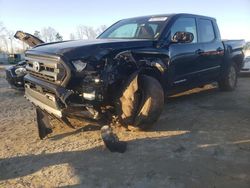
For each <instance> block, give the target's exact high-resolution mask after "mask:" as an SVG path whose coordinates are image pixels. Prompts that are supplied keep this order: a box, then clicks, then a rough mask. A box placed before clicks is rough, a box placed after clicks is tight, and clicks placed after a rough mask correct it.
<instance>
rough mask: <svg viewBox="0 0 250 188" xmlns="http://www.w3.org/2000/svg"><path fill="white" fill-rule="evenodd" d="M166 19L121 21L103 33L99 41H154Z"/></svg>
mask: <svg viewBox="0 0 250 188" xmlns="http://www.w3.org/2000/svg"><path fill="white" fill-rule="evenodd" d="M166 21H167V17H165V16H163V17H162V16H161V17H147V18H132V19H126V20H121V21H119V22H117V23H116V24H114V25H112V26H111V27H110V28H108V29H107V30H106V31H104V32H103V33H102V34H101V35H100V36H99V37H98V38H99V39H156V38H157V37H159V36H160V34H161V32H162V29H163V28H164V26H165V24H166Z"/></svg>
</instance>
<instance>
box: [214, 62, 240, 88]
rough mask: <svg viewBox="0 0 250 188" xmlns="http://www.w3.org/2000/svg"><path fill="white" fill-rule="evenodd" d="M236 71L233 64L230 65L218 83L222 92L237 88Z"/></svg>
mask: <svg viewBox="0 0 250 188" xmlns="http://www.w3.org/2000/svg"><path fill="white" fill-rule="evenodd" d="M237 81H238V69H237V66H236V64H235V63H233V64H232V65H230V67H229V68H228V70H227V71H226V74H225V75H224V76H223V77H222V78H221V79H220V80H219V81H218V84H219V88H220V89H221V90H222V91H233V90H234V89H235V88H236V86H237Z"/></svg>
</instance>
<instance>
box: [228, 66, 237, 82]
mask: <svg viewBox="0 0 250 188" xmlns="http://www.w3.org/2000/svg"><path fill="white" fill-rule="evenodd" d="M229 84H230V86H231V87H234V86H235V84H236V70H235V68H234V67H233V66H232V67H231V68H230V72H229Z"/></svg>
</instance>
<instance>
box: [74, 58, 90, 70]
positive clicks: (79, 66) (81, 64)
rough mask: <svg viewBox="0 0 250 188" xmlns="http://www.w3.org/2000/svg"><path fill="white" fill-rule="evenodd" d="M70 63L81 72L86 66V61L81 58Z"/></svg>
mask: <svg viewBox="0 0 250 188" xmlns="http://www.w3.org/2000/svg"><path fill="white" fill-rule="evenodd" d="M72 64H73V65H74V67H75V69H76V71H77V72H81V71H82V70H83V69H85V68H86V66H87V63H86V62H84V61H82V60H75V61H72Z"/></svg>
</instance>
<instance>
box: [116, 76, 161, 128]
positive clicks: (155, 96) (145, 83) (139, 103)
mask: <svg viewBox="0 0 250 188" xmlns="http://www.w3.org/2000/svg"><path fill="white" fill-rule="evenodd" d="M132 82H133V81H132ZM132 82H131V83H132ZM137 84H138V89H134V90H133V88H137V87H135V86H134V85H135V84H129V87H127V88H126V90H130V92H124V93H126V94H127V95H125V94H123V96H122V97H121V98H120V104H121V108H120V111H121V115H120V120H121V123H122V124H123V125H126V126H128V127H129V128H130V129H140V130H145V129H148V128H150V127H151V126H152V125H153V123H154V122H155V121H156V120H157V119H158V118H159V116H160V114H161V111H162V109H163V105H164V92H163V89H162V86H161V84H160V83H159V81H158V80H156V79H155V78H153V77H151V76H146V75H140V76H139V77H138V82H137ZM130 87H131V89H130ZM128 93H129V94H128ZM128 112H129V113H128ZM128 114H129V116H128ZM128 120H129V121H128Z"/></svg>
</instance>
